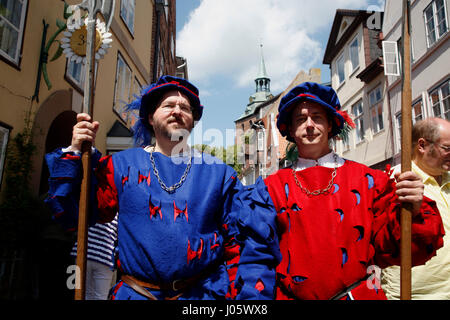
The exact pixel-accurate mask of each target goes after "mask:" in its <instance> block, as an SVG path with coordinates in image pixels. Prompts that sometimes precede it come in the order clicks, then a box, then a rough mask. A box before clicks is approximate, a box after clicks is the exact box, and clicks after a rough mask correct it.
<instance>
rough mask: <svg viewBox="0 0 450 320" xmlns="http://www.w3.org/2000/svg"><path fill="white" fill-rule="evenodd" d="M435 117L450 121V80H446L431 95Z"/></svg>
mask: <svg viewBox="0 0 450 320" xmlns="http://www.w3.org/2000/svg"><path fill="white" fill-rule="evenodd" d="M430 102H431V106H432V109H433V115H434V116H435V117H440V118H443V119H447V120H450V80H446V81H445V82H444V83H443V84H441V85H440V86H439V87H438V88H436V89H434V90H433V91H431V93H430Z"/></svg>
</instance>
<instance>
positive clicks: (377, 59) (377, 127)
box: [323, 9, 393, 168]
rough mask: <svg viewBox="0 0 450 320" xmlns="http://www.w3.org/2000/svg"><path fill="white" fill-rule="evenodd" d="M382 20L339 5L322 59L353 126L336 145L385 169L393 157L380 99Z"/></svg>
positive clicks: (388, 117) (345, 154)
mask: <svg viewBox="0 0 450 320" xmlns="http://www.w3.org/2000/svg"><path fill="white" fill-rule="evenodd" d="M382 19H383V13H381V12H375V13H373V12H367V11H360V10H344V9H338V10H337V11H336V15H335V18H334V21H333V25H332V29H331V33H330V36H329V39H328V43H327V48H326V51H325V55H324V59H323V63H324V64H328V65H330V71H331V86H332V88H333V89H334V90H335V91H336V93H337V95H338V97H339V100H340V102H341V106H342V110H345V111H347V113H348V114H349V115H351V117H352V119H353V120H354V122H355V125H356V129H355V130H352V131H351V132H350V133H349V135H348V138H347V139H336V140H335V141H334V148H335V150H336V152H337V153H338V154H340V155H341V156H343V157H344V158H347V159H350V160H354V161H357V162H361V163H364V164H366V165H368V166H370V167H374V168H384V166H385V164H386V163H390V162H391V161H392V156H393V140H392V127H391V126H390V123H391V122H392V119H391V118H392V117H391V114H390V110H389V109H388V107H387V105H386V104H384V101H385V99H384V98H385V92H386V90H385V77H384V73H383V62H382V50H381V42H380V34H381V26H382ZM375 22H377V23H375Z"/></svg>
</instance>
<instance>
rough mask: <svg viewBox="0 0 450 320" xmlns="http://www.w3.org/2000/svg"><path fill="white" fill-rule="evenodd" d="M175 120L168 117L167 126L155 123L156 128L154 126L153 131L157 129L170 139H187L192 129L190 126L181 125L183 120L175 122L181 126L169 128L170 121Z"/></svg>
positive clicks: (178, 140) (179, 140)
mask: <svg viewBox="0 0 450 320" xmlns="http://www.w3.org/2000/svg"><path fill="white" fill-rule="evenodd" d="M174 121H176V120H172V119H169V121H168V122H169V123H168V125H167V126H162V125H157V126H156V128H155V127H154V130H155V131H159V133H160V134H161V135H162V136H163V137H165V138H167V139H169V140H170V141H177V142H181V141H183V140H184V139H187V138H188V137H189V135H190V133H191V131H192V129H193V128H192V127H189V128H185V127H183V126H184V125H185V123H184V122H181V121H178V122H177V124H178V125H179V126H181V127H182V128H175V129H169V128H168V127H169V126H170V125H172V123H173V122H174Z"/></svg>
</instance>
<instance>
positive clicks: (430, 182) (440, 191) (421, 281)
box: [381, 162, 450, 300]
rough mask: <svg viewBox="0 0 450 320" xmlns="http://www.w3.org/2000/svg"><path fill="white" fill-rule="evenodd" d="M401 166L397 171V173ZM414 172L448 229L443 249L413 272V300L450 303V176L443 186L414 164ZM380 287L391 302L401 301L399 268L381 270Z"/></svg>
mask: <svg viewBox="0 0 450 320" xmlns="http://www.w3.org/2000/svg"><path fill="white" fill-rule="evenodd" d="M399 170H400V166H396V167H394V172H395V171H399ZM412 171H413V172H415V173H417V174H418V175H419V176H420V177H421V178H422V181H423V183H424V185H425V190H424V194H425V196H427V197H428V198H430V199H432V200H434V201H436V204H437V207H438V209H439V212H440V214H441V217H442V221H443V224H444V229H445V236H444V246H443V247H442V248H440V249H439V250H438V251H437V253H436V256H434V257H433V258H431V259H430V260H428V261H427V262H426V263H425V265H422V266H417V267H413V268H412V278H411V286H412V290H411V298H412V299H413V300H414V299H415V300H448V299H450V173H449V172H447V173H446V174H444V175H443V177H442V185H441V186H439V184H438V183H437V182H436V180H435V179H434V178H433V177H431V176H429V175H428V174H426V173H425V172H423V171H422V170H421V169H420V168H419V167H418V166H417V165H416V164H415V163H414V162H413V163H412ZM381 286H382V288H383V290H384V292H385V293H386V296H387V298H388V299H400V267H399V266H393V267H389V268H386V269H383V270H382V276H381Z"/></svg>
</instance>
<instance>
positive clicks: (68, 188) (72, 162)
mask: <svg viewBox="0 0 450 320" xmlns="http://www.w3.org/2000/svg"><path fill="white" fill-rule="evenodd" d="M100 156H101V154H100V152H98V151H97V150H95V152H94V153H93V154H92V158H91V165H92V168H95V167H96V166H97V165H98V162H99V159H100ZM45 160H46V162H47V166H48V169H49V173H50V176H49V179H48V183H49V191H48V194H47V197H46V199H45V200H44V201H45V202H46V203H47V205H48V206H49V208H50V210H51V211H52V213H53V215H52V218H53V219H54V220H55V221H57V222H58V223H59V224H60V225H61V226H62V227H63V228H64V229H66V230H75V229H76V228H77V226H78V203H79V199H80V186H81V179H82V175H83V171H82V163H81V156H80V155H78V154H75V153H73V152H63V151H62V149H56V150H55V151H53V152H51V153H48V154H46V155H45ZM91 183H92V186H91V199H90V201H91V208H92V210H91V213H90V214H89V224H90V225H92V224H94V223H95V221H96V219H97V213H96V212H97V210H96V207H97V206H96V199H95V198H96V197H95V191H94V190H95V186H96V184H97V181H96V178H95V175H92V177H91Z"/></svg>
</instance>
